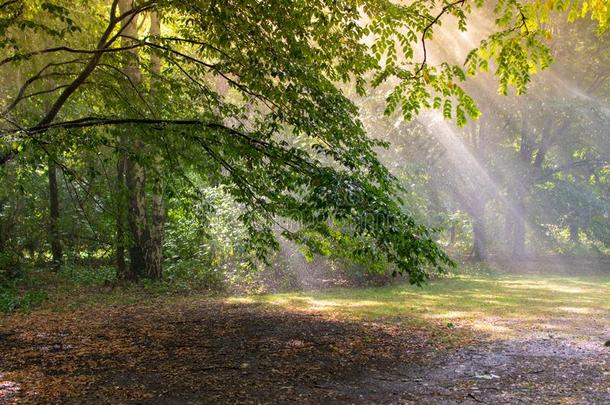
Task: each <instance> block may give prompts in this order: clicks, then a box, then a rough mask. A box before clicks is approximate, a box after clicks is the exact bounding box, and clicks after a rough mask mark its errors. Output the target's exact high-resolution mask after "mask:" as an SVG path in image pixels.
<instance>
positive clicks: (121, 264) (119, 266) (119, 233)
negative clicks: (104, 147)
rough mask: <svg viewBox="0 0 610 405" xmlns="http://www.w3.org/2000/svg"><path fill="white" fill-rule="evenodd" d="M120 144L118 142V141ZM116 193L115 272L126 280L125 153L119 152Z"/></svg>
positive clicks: (127, 276) (127, 274)
mask: <svg viewBox="0 0 610 405" xmlns="http://www.w3.org/2000/svg"><path fill="white" fill-rule="evenodd" d="M119 143H120V141H119ZM116 174H117V178H116V189H117V190H116V191H117V193H116V194H117V212H116V242H115V253H116V271H117V277H118V278H120V279H128V278H129V277H130V274H129V273H128V272H127V266H126V264H125V217H124V215H123V213H124V212H125V203H124V202H125V198H124V197H125V196H124V190H125V153H124V152H123V150H120V151H119V153H118V157H117V167H116Z"/></svg>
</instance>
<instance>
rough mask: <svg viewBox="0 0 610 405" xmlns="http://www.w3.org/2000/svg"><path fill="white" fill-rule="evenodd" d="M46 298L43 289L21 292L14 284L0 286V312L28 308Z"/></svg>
mask: <svg viewBox="0 0 610 405" xmlns="http://www.w3.org/2000/svg"><path fill="white" fill-rule="evenodd" d="M46 298H47V294H46V293H44V292H43V291H26V292H24V293H23V294H21V293H20V292H19V290H18V289H17V288H15V287H14V286H4V287H0V312H13V311H16V310H18V309H21V310H26V311H27V310H30V309H32V308H33V307H35V306H36V305H38V304H40V303H41V302H42V301H44V300H45V299H46Z"/></svg>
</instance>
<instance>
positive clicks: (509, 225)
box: [502, 207, 515, 255]
mask: <svg viewBox="0 0 610 405" xmlns="http://www.w3.org/2000/svg"><path fill="white" fill-rule="evenodd" d="M514 223H515V215H514V214H513V212H512V211H511V210H510V208H508V207H507V208H506V213H505V214H504V241H505V245H504V248H503V249H502V251H503V253H505V254H507V255H508V254H510V253H511V250H512V247H511V246H510V241H512V240H513V232H514V229H513V225H514Z"/></svg>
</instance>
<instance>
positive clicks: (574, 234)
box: [570, 224, 580, 244]
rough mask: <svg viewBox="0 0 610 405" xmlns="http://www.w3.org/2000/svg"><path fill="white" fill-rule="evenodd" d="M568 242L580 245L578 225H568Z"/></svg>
mask: <svg viewBox="0 0 610 405" xmlns="http://www.w3.org/2000/svg"><path fill="white" fill-rule="evenodd" d="M570 241H571V242H572V243H575V244H578V243H580V237H579V235H578V225H575V224H570Z"/></svg>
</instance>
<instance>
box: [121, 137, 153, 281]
mask: <svg viewBox="0 0 610 405" xmlns="http://www.w3.org/2000/svg"><path fill="white" fill-rule="evenodd" d="M131 147H132V149H133V150H134V151H136V152H135V153H137V152H139V151H141V150H142V143H141V142H140V141H139V140H137V139H136V140H135V141H133V142H132V145H131ZM125 178H126V184H127V191H128V194H129V206H128V210H127V212H128V216H127V218H128V221H127V222H128V223H129V230H130V232H131V245H130V247H129V258H130V261H129V272H130V273H131V277H136V278H137V277H140V276H143V275H145V272H146V270H147V266H146V247H147V245H149V243H150V241H149V233H148V230H147V221H146V194H145V188H144V186H145V174H144V168H143V167H142V165H141V164H139V163H137V162H136V161H135V160H134V159H133V157H131V158H128V159H127V162H126V165H125Z"/></svg>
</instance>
